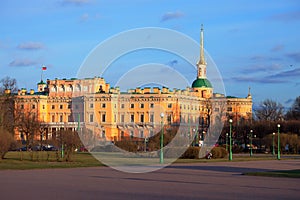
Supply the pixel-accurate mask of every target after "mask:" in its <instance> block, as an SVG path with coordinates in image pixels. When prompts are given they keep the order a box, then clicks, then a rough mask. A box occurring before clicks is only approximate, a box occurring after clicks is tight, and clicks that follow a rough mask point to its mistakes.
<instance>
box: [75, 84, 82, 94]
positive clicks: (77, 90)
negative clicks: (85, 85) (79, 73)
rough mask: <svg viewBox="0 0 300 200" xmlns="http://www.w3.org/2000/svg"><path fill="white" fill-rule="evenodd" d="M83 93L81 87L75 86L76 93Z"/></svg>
mask: <svg viewBox="0 0 300 200" xmlns="http://www.w3.org/2000/svg"><path fill="white" fill-rule="evenodd" d="M80 91H81V87H80V85H79V84H76V86H75V92H80Z"/></svg>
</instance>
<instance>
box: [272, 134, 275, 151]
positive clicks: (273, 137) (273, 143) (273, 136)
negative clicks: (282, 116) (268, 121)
mask: <svg viewBox="0 0 300 200" xmlns="http://www.w3.org/2000/svg"><path fill="white" fill-rule="evenodd" d="M274 139H275V133H273V134H272V146H273V149H272V154H273V155H275V141H274Z"/></svg>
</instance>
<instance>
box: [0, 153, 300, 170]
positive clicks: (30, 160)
mask: <svg viewBox="0 0 300 200" xmlns="http://www.w3.org/2000/svg"><path fill="white" fill-rule="evenodd" d="M292 156H293V155H292ZM292 156H291V157H290V158H289V157H287V158H288V159H293V157H292ZM107 158H108V159H116V162H115V163H116V165H119V164H122V160H121V159H120V158H118V156H116V157H114V155H109V157H107ZM297 158H298V159H299V156H298V157H297ZM123 159H125V160H126V159H128V158H123ZM272 159H276V157H274V156H270V155H256V156H253V157H249V156H247V155H245V154H243V155H234V157H233V160H232V161H230V162H236V161H255V160H272ZM282 159H285V158H282ZM173 160H174V159H173ZM135 161H137V162H136V163H133V165H134V164H137V165H141V164H142V165H147V163H148V164H149V165H151V164H153V163H156V161H157V164H158V163H159V159H158V158H152V159H149V158H140V160H139V159H136V160H135ZM165 161H166V162H165V163H170V162H168V159H167V158H165ZM227 161H228V158H222V159H210V160H208V159H178V160H176V161H175V162H176V163H199V162H227ZM124 163H125V162H124ZM95 166H104V164H102V163H101V162H99V161H98V160H97V159H95V158H94V157H93V156H92V155H91V154H90V153H87V152H84V153H83V152H81V153H75V154H74V155H73V157H72V161H71V162H66V161H64V159H61V155H60V154H59V153H58V152H55V151H32V152H17V151H14V152H8V153H7V154H6V156H5V159H2V160H0V170H7V169H17V170H26V169H46V168H74V167H95ZM296 174H297V172H296ZM251 175H252V174H251Z"/></svg>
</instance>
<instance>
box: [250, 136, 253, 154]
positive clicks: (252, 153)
mask: <svg viewBox="0 0 300 200" xmlns="http://www.w3.org/2000/svg"><path fill="white" fill-rule="evenodd" d="M252 134H253V130H250V135H249V139H250V156H252V154H253V153H252Z"/></svg>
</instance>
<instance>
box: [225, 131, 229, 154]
mask: <svg viewBox="0 0 300 200" xmlns="http://www.w3.org/2000/svg"><path fill="white" fill-rule="evenodd" d="M225 140H226V151H227V152H228V133H226V139H225Z"/></svg>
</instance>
